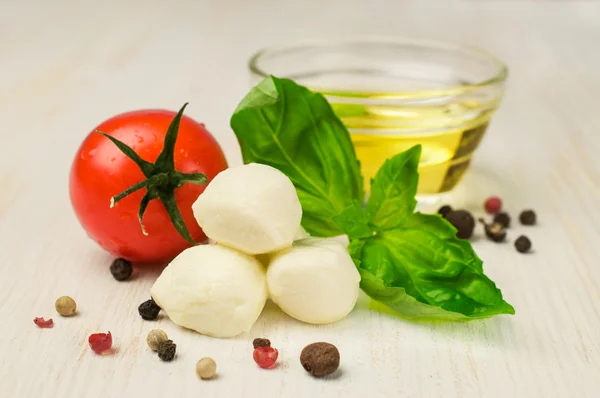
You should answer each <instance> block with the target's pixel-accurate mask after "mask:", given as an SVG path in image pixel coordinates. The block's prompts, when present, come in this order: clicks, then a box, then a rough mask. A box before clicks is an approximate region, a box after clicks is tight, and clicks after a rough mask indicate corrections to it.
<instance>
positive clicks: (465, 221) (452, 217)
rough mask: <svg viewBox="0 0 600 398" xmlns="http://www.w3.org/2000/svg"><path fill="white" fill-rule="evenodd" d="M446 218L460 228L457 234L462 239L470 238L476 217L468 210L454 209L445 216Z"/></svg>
mask: <svg viewBox="0 0 600 398" xmlns="http://www.w3.org/2000/svg"><path fill="white" fill-rule="evenodd" d="M445 218H446V220H448V221H449V222H450V224H452V225H454V227H455V228H456V229H457V230H458V231H457V232H456V236H457V237H458V238H460V239H469V238H470V237H471V235H473V229H475V219H474V218H473V216H472V215H471V213H469V212H468V211H466V210H452V211H450V212H448V213H447V214H446V216H445Z"/></svg>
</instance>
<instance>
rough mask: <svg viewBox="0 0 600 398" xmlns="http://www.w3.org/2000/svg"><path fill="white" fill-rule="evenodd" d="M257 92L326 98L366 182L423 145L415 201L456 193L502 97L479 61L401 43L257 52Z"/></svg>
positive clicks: (494, 68) (490, 60)
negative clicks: (291, 84) (269, 82)
mask: <svg viewBox="0 0 600 398" xmlns="http://www.w3.org/2000/svg"><path fill="white" fill-rule="evenodd" d="M249 67H250V71H251V73H252V78H253V84H256V83H258V81H260V80H262V79H263V78H264V77H266V76H269V75H273V76H277V77H287V78H290V79H293V80H294V81H296V82H297V83H299V84H302V85H304V86H306V87H308V88H309V89H311V90H313V91H318V92H321V93H323V94H324V95H325V96H326V97H327V99H328V101H329V102H330V103H331V105H332V107H333V109H334V110H335V112H336V114H337V115H338V116H339V117H340V119H341V120H342V121H343V122H344V124H345V125H346V127H347V128H348V130H349V131H350V135H351V137H352V141H353V143H354V146H355V147H356V151H357V154H358V157H359V159H360V161H361V165H362V170H363V174H364V176H365V183H366V186H365V189H366V191H367V192H368V191H369V187H368V182H369V181H370V179H371V178H372V177H373V176H374V175H375V173H376V172H377V170H378V169H379V167H380V166H381V164H383V162H384V161H385V160H386V159H388V158H390V157H392V156H394V155H396V154H397V153H399V152H401V151H403V150H405V149H408V148H410V147H411V146H413V145H416V144H421V145H422V146H423V152H422V155H421V162H420V164H419V174H420V179H419V194H420V195H437V194H440V193H443V192H448V191H450V190H451V189H452V188H454V187H455V186H456V184H457V183H458V182H459V181H460V180H461V178H462V176H463V175H464V174H465V172H466V170H467V169H468V167H469V163H470V160H471V157H472V155H473V153H474V151H475V150H476V149H477V147H478V145H479V143H480V141H481V139H482V137H483V135H484V133H485V131H486V129H487V127H488V125H489V122H490V120H491V118H492V116H493V114H494V111H495V110H496V109H497V107H498V105H499V104H500V101H501V99H502V95H503V92H504V83H505V80H506V77H507V72H508V70H507V67H506V66H505V65H504V64H503V63H502V62H501V61H500V60H498V59H497V58H495V57H494V56H492V55H490V54H488V53H486V52H485V51H482V50H479V49H475V48H470V47H464V46H459V45H454V44H451V43H442V42H432V41H426V40H415V39H406V38H389V37H360V38H345V39H339V40H310V41H302V42H296V43H289V44H284V45H279V46H274V47H270V48H266V49H263V50H260V51H258V52H257V53H256V54H254V55H253V56H252V58H251V59H250V63H249Z"/></svg>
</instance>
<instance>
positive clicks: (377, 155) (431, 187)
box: [324, 92, 497, 195]
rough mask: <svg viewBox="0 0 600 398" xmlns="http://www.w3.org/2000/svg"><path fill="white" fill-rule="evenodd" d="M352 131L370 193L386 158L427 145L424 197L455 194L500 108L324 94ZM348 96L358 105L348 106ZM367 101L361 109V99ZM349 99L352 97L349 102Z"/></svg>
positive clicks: (421, 175) (421, 188) (422, 178)
mask: <svg viewBox="0 0 600 398" xmlns="http://www.w3.org/2000/svg"><path fill="white" fill-rule="evenodd" d="M324 94H325V95H326V96H327V98H328V100H329V101H330V103H331V104H332V107H333V109H334V111H335V112H336V114H337V115H338V116H339V117H340V119H341V120H342V122H343V123H344V124H345V125H346V127H347V128H348V130H349V131H350V136H351V138H352V142H353V143H354V146H355V148H356V152H357V155H358V158H359V160H360V162H361V167H362V171H363V175H364V177H365V190H366V192H369V185H370V180H371V178H373V177H374V176H375V174H376V173H377V171H378V170H379V168H380V167H381V165H382V164H383V162H384V161H385V160H386V159H389V158H391V157H392V156H394V155H396V154H398V153H400V152H402V151H404V150H406V149H408V148H410V147H412V146H414V145H417V144H421V145H422V153H421V162H420V164H419V188H418V193H419V194H421V195H430V194H438V193H442V192H447V191H450V190H451V189H452V188H454V186H455V185H456V184H457V183H458V182H459V181H460V179H461V178H462V176H463V175H464V174H465V171H466V170H467V169H468V167H469V162H470V160H471V156H472V154H473V152H474V151H475V149H476V148H477V146H478V145H479V143H480V141H481V139H482V137H483V135H484V133H485V130H486V128H487V126H488V122H489V120H490V118H491V116H492V114H493V112H494V110H495V108H496V105H497V104H489V103H488V104H486V105H485V106H484V105H482V104H479V103H476V102H468V101H463V102H459V101H456V102H452V103H439V104H436V103H433V104H431V103H427V102H426V101H424V103H419V102H418V101H414V100H412V101H411V102H410V104H405V105H403V104H402V103H397V104H391V105H390V104H389V101H388V100H387V98H382V97H381V96H377V95H368V94H365V93H346V94H347V95H340V93H339V92H336V93H335V94H334V95H332V94H333V93H327V92H325V93H324ZM348 97H351V98H352V101H353V102H352V103H349V102H345V101H344V100H345V99H346V98H348ZM357 97H361V104H357V103H356V98H357ZM348 99H349V98H348Z"/></svg>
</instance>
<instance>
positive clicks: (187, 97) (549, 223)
mask: <svg viewBox="0 0 600 398" xmlns="http://www.w3.org/2000/svg"><path fill="white" fill-rule="evenodd" d="M334 33H379V34H392V35H402V36H418V37H424V38H431V39H445V40H450V41H454V42H458V43H464V44H470V45H476V46H480V47H483V48H486V49H488V50H489V51H491V52H493V53H495V54H497V55H498V56H499V57H500V58H502V59H503V60H505V61H506V63H507V64H508V65H509V67H510V78H509V84H508V90H507V95H506V97H505V100H504V102H503V104H502V106H501V109H500V110H499V112H498V114H497V116H496V118H495V120H494V121H493V123H492V126H491V128H490V130H489V133H488V134H487V136H486V137H485V140H484V142H483V143H482V146H481V148H480V150H479V151H478V152H477V154H476V157H475V160H474V167H473V169H472V171H471V172H470V174H469V175H468V177H467V179H466V180H465V181H464V183H463V184H462V185H461V186H460V187H459V188H458V189H457V191H456V192H455V193H454V194H453V195H452V197H451V202H452V203H453V204H455V205H459V206H462V205H464V206H471V207H473V208H479V206H480V203H481V200H482V199H483V198H484V197H485V196H486V195H489V194H491V193H498V194H500V195H501V196H502V197H503V198H504V200H505V203H506V204H507V207H508V208H509V210H510V211H512V212H513V214H517V212H518V211H519V210H521V209H523V208H526V207H532V208H534V209H536V210H537V212H538V216H539V219H540V223H539V226H537V227H534V228H527V229H525V228H524V227H516V228H514V229H512V230H511V231H510V234H511V236H512V237H513V238H514V237H516V234H518V233H521V232H525V233H526V234H527V235H529V236H530V237H531V239H532V241H533V245H534V248H535V251H534V253H531V254H529V255H521V254H519V253H517V252H516V251H515V250H514V249H513V248H512V245H511V244H506V245H496V244H493V243H490V242H488V241H486V240H485V239H478V240H477V241H476V242H475V243H474V246H475V249H476V250H477V251H478V253H479V254H480V256H481V257H482V258H483V259H484V261H485V269H486V272H487V274H488V275H489V276H490V277H491V278H492V279H493V280H495V281H496V283H497V284H498V286H500V287H501V288H502V289H503V292H504V295H505V297H506V299H507V300H508V301H509V302H510V303H512V304H513V305H514V306H515V308H516V315H515V316H512V317H511V316H500V317H496V318H493V319H489V320H485V321H476V322H471V323H448V324H429V323H411V322H407V321H404V320H400V319H397V318H395V317H392V316H389V315H386V314H383V313H379V312H375V311H371V310H369V308H368V301H367V300H366V299H361V301H360V302H359V305H358V306H357V308H356V309H355V311H354V312H353V313H352V314H351V315H350V316H349V317H347V318H346V319H344V320H343V321H341V322H339V323H337V324H334V325H328V326H321V327H316V326H309V325H305V324H301V323H299V322H296V321H294V320H292V319H291V318H289V317H287V316H285V315H283V314H282V313H281V312H280V311H279V310H278V309H277V308H276V307H275V306H274V305H268V306H267V308H266V309H265V311H264V312H263V314H262V315H261V317H260V318H259V320H258V322H257V323H256V325H255V327H254V328H253V330H252V331H251V332H250V333H248V334H244V335H241V336H239V337H237V338H233V339H229V340H219V339H213V338H208V337H205V336H201V335H198V334H195V333H192V332H188V331H184V330H182V329H180V328H178V327H176V326H175V325H174V324H172V323H171V322H170V321H169V320H168V319H167V318H162V319H160V321H158V322H157V323H152V322H144V321H142V320H141V319H140V317H139V316H138V315H137V306H138V304H139V303H140V302H142V301H143V300H145V299H147V298H148V296H149V289H150V286H151V285H152V283H153V281H154V279H155V278H156V276H157V274H158V273H159V271H160V270H159V269H148V270H137V271H136V274H135V275H136V276H135V279H134V280H132V281H130V282H128V283H119V282H116V281H115V280H113V278H112V277H111V276H110V274H109V271H108V265H109V264H110V262H111V257H110V256H109V255H107V254H106V253H104V252H103V251H102V250H100V249H99V248H98V247H97V246H96V245H95V243H94V242H92V241H91V240H89V239H88V238H87V236H86V234H85V233H84V231H83V230H82V228H81V227H80V226H79V224H78V222H77V220H76V219H75V216H74V214H73V212H72V210H71V206H70V203H69V197H68V172H69V167H70V164H71V161H72V158H73V155H74V153H75V151H76V149H77V147H78V145H79V144H80V142H81V141H82V140H83V138H84V137H85V135H86V134H87V133H88V132H89V131H90V130H91V129H92V128H93V127H94V126H95V125H97V124H98V123H99V122H101V121H102V120H104V119H106V118H108V117H110V116H112V115H114V114H116V113H120V112H123V111H126V110H131V109H137V108H152V107H160V108H168V109H178V108H179V106H180V105H181V104H182V103H183V102H185V101H190V106H189V107H188V110H187V114H188V115H190V116H192V117H194V118H196V119H198V120H201V121H203V122H205V123H206V125H207V126H208V128H209V129H210V130H211V131H212V132H213V134H214V135H215V136H216V137H217V138H218V140H219V142H220V143H221V145H222V146H223V148H224V150H225V151H226V154H227V157H228V159H229V162H230V164H239V163H240V162H241V159H240V155H239V149H238V146H237V142H236V140H235V137H234V135H233V133H232V132H231V131H230V129H229V127H228V126H229V124H228V119H229V116H230V114H231V113H232V111H233V110H234V108H235V106H236V105H237V103H238V101H239V100H240V99H241V97H242V96H243V95H244V94H245V93H246V91H247V90H248V88H249V82H250V79H249V74H248V71H247V67H246V61H247V59H248V57H249V55H250V54H251V53H252V52H253V51H254V50H256V49H257V48H259V47H262V46H264V45H267V44H272V43H275V42H278V41H283V40H288V39H296V38H303V37H315V36H317V37H325V36H327V35H330V34H334ZM599 43H600V2H597V1H567V0H565V1H558V0H556V1H519V0H512V1H492V0H488V1H483V0H481V1H462V2H445V1H443V2H442V1H440V2H434V3H432V2H430V1H425V2H418V3H417V2H408V1H399V0H398V1H393V0H390V1H382V0H379V1H359V0H352V1H324V2H323V1H317V0H310V1H302V2H287V1H281V0H280V1H277V0H256V1H252V2H250V1H242V0H238V1H192V0H189V1H185V0H173V1H170V2H166V1H158V0H156V1H154V0H150V1H137V0H132V1H126V2H125V1H124V2H121V1H117V0H108V1H104V2H99V1H76V0H56V1H42V0H39V1H20V2H17V1H10V0H0V148H1V149H0V150H1V151H2V152H1V156H0V187H1V189H2V192H1V193H0V242H1V243H0V270H1V273H0V315H1V316H0V322H2V324H1V326H0V330H1V331H2V332H1V333H0V375H1V376H2V377H1V378H2V383H1V390H0V391H1V392H0V396H2V397H7V398H8V397H17V398H24V397H86V398H92V397H101V398H106V397H167V396H169V397H170V396H177V397H187V396H190V397H217V396H218V397H232V398H233V397H252V398H262V397H286V398H295V397H435V396H443V397H448V398H449V397H483V396H485V397H571V396H573V397H597V396H599V394H600V393H598V392H597V391H596V390H597V389H598V388H600V262H599V261H598V259H599V256H598V253H597V252H596V249H597V248H598V247H599V244H600V227H599V225H600V210H599V207H600V206H599V205H600V161H599V160H598V159H599V155H598V154H599V153H600V101H599V99H598V98H599V96H598V93H599V92H600V52H599ZM61 295H70V296H72V297H74V298H75V299H76V300H77V302H78V304H79V307H80V313H79V315H78V316H77V317H75V318H69V319H66V318H61V317H59V316H57V314H56V313H55V312H54V308H53V306H54V301H55V299H56V298H57V297H59V296H61ZM35 316H46V317H53V318H54V320H55V326H54V328H53V329H50V330H41V329H38V328H37V327H36V326H35V325H34V324H33V322H32V320H33V318H34V317H35ZM157 326H159V327H161V328H163V329H164V330H165V331H167V332H168V333H169V335H170V336H171V337H172V338H173V339H174V340H175V341H176V342H177V344H178V357H177V359H176V360H175V361H173V362H171V363H164V362H161V361H160V360H158V358H157V357H156V356H155V355H153V354H152V353H151V352H150V351H149V350H148V348H147V347H146V342H145V337H146V334H147V332H148V331H149V330H150V329H152V328H155V327H157ZM107 330H110V331H111V332H112V333H113V335H114V339H115V346H116V352H115V353H114V354H113V355H110V356H97V355H95V354H94V353H93V352H92V351H91V350H90V349H89V347H88V344H87V337H88V335H89V334H90V333H93V332H98V331H107ZM257 336H267V337H269V338H270V339H271V340H272V341H273V342H274V344H276V345H277V347H278V348H279V349H280V353H281V354H280V366H279V368H277V369H275V370H271V371H265V370H260V369H258V368H257V367H256V366H255V364H254V363H253V361H252V355H251V353H252V350H251V339H252V338H253V337H257ZM317 340H325V341H330V342H332V343H335V344H336V345H337V346H338V347H339V349H340V352H341V355H342V366H341V372H339V373H338V375H337V377H335V378H333V379H331V380H315V379H312V378H311V377H310V376H308V375H307V374H306V372H305V371H304V370H303V369H302V368H301V367H300V365H299V360H298V356H299V352H300V350H301V349H302V347H304V345H306V344H307V343H310V342H313V341H317ZM202 356H210V357H213V358H215V360H216V361H217V363H218V369H219V377H218V378H217V379H216V380H213V381H210V382H202V381H199V380H198V379H197V378H196V375H195V371H194V365H195V363H196V361H197V360H198V359H199V358H200V357H202Z"/></svg>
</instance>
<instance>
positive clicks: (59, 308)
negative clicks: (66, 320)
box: [54, 296, 77, 316]
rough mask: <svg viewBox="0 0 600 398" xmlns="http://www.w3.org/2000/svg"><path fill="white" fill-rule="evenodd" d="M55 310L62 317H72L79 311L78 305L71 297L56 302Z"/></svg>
mask: <svg viewBox="0 0 600 398" xmlns="http://www.w3.org/2000/svg"><path fill="white" fill-rule="evenodd" d="M54 308H56V312H58V313H59V314H60V315H62V316H72V315H74V314H75V312H76V311H77V303H75V300H73V299H72V298H71V297H69V296H62V297H59V298H58V299H57V300H56V303H54Z"/></svg>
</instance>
